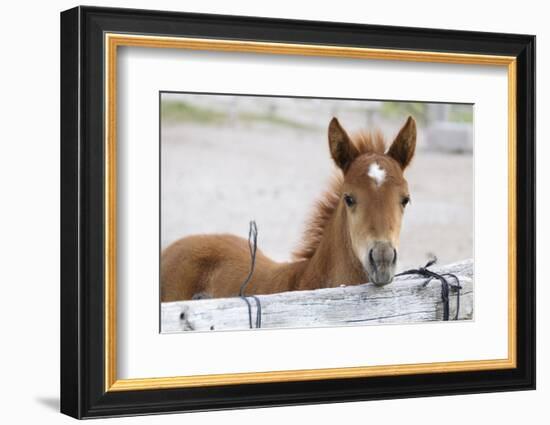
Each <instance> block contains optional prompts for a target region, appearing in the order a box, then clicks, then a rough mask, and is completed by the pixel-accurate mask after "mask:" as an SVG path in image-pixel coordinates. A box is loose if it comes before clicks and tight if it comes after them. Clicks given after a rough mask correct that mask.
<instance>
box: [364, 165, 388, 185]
mask: <svg viewBox="0 0 550 425" xmlns="http://www.w3.org/2000/svg"><path fill="white" fill-rule="evenodd" d="M368 176H369V177H370V178H372V179H373V180H374V182H375V183H376V187H380V186H382V183H384V180H385V179H386V170H384V169H383V168H380V165H378V163H376V162H373V163H372V164H371V165H370V167H369V172H368Z"/></svg>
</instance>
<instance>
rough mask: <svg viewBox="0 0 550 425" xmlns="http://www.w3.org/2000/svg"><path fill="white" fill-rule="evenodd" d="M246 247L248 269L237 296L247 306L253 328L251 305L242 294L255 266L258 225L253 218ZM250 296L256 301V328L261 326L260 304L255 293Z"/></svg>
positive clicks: (250, 325)
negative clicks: (248, 260)
mask: <svg viewBox="0 0 550 425" xmlns="http://www.w3.org/2000/svg"><path fill="white" fill-rule="evenodd" d="M248 249H249V251H250V271H249V272H248V276H247V277H246V279H245V280H244V282H243V283H242V284H241V287H240V289H239V297H241V298H242V299H243V300H244V302H245V303H246V306H247V308H248V325H249V327H250V329H253V327H252V306H251V305H250V301H248V298H247V297H246V295H245V294H244V291H245V290H246V287H247V286H248V284H249V283H250V280H251V279H252V275H253V274H254V269H255V267H256V251H257V249H258V227H257V226H256V222H255V221H254V220H252V221H251V222H250V227H249V230H248ZM251 298H253V299H254V301H255V302H256V328H261V327H262V304H261V303H260V299H259V298H258V297H257V296H256V295H251Z"/></svg>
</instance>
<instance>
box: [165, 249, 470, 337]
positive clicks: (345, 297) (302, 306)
mask: <svg viewBox="0 0 550 425" xmlns="http://www.w3.org/2000/svg"><path fill="white" fill-rule="evenodd" d="M431 270H434V271H435V272H437V273H454V274H455V275H457V277H458V278H459V279H460V285H461V286H462V290H461V291H460V308H459V320H468V319H472V317H473V281H472V280H473V261H472V260H466V261H461V262H458V263H453V264H450V265H447V266H443V267H433V268H431ZM425 281H426V279H425V278H422V277H419V276H399V277H396V278H395V279H394V281H393V282H392V283H391V284H389V285H387V286H384V287H377V286H375V285H372V284H368V283H367V284H363V285H355V286H343V287H337V288H327V289H316V290H313V291H293V292H283V293H279V294H273V295H260V296H259V299H260V301H261V311H262V314H261V321H262V329H268V328H301V327H312V326H314V327H319V326H349V325H359V324H360V325H368V324H377V323H412V322H424V321H435V320H442V318H443V302H442V300H441V283H440V282H439V281H438V280H432V281H431V282H430V283H429V284H428V285H426V286H424V285H423V284H424V282H425ZM249 300H250V304H251V305H252V318H253V323H255V318H256V304H255V302H254V300H253V299H251V298H249ZM456 301H457V299H456V292H455V291H454V290H451V291H450V305H449V306H450V317H451V319H454V316H455V313H456ZM161 327H162V332H166V333H173V332H182V331H189V330H195V331H209V330H242V329H249V316H248V307H247V305H246V303H245V302H244V300H242V299H240V298H238V297H235V298H218V299H203V300H194V301H178V302H170V303H162V306H161Z"/></svg>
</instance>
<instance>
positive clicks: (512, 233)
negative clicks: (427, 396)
mask: <svg viewBox="0 0 550 425" xmlns="http://www.w3.org/2000/svg"><path fill="white" fill-rule="evenodd" d="M104 42H105V87H104V90H105V117H104V118H105V135H104V136H105V140H104V143H105V188H104V189H105V235H104V236H105V276H104V278H105V376H104V378H105V391H134V390H149V389H161V388H163V389H165V388H180V387H199V386H213V385H235V384H253V383H268V382H285V381H309V380H320V379H337V378H357V377H374V376H389V375H410V374H416V373H446V372H463V371H481V370H496V369H510V368H515V367H516V326H517V323H516V308H517V306H516V284H517V282H516V251H517V247H516V243H517V240H516V239H517V235H516V199H517V198H516V143H517V142H516V83H517V81H516V58H515V57H513V56H493V55H476V54H461V53H443V52H424V51H411V50H392V49H370V48H358V47H340V46H327V45H308V44H286V43H267V42H256V41H235V40H215V39H198V38H179V37H160V36H148V35H128V34H115V33H106V34H105V40H104ZM119 46H132V47H150V48H170V49H190V50H209V51H230V52H248V53H263V54H281V55H302V56H325V57H342V58H355V59H376V60H398V61H404V62H434V63H451V64H468V65H493V66H504V67H506V68H507V72H508V357H507V358H506V359H495V360H469V361H453V362H436V363H418V364H398V365H381V366H361V367H343V368H325V369H303V370H285V371H270V372H247V373H229V374H213V375H192V376H173V377H163V378H158V377H157V378H156V377H151V378H137V379H134V378H133V379H117V373H116V362H117V350H116V347H117V339H116V335H117V333H116V329H117V325H116V264H117V257H116V208H117V206H116V187H117V182H116V163H117V159H116V135H117V134H116V123H117V119H116V117H117V111H116V98H117V48H118V47H119Z"/></svg>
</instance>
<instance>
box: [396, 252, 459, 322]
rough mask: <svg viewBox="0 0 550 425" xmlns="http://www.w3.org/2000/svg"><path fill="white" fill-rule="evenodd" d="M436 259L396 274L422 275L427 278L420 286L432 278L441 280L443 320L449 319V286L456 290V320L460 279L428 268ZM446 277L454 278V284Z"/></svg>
mask: <svg viewBox="0 0 550 425" xmlns="http://www.w3.org/2000/svg"><path fill="white" fill-rule="evenodd" d="M436 261H437V258H436V257H434V258H433V259H432V260H430V261H428V263H427V264H426V265H425V266H424V267H420V268H418V269H411V270H405V271H404V272H401V273H398V274H396V276H404V275H412V274H417V275H420V276H424V277H426V278H427V280H426V281H425V282H424V283H423V285H422V286H426V285H427V284H428V283H430V281H431V280H432V279H437V280H439V281H440V282H441V300H442V301H443V320H449V288H450V287H451V288H453V289H455V290H456V314H455V319H454V320H458V314H459V311H460V290H461V289H462V287H461V286H460V280H459V279H458V277H457V276H456V275H454V274H452V273H443V274H438V273H436V272H434V271H432V270H428V267H431V266H433V265H434V264H435V263H436ZM446 276H447V277H452V278H453V279H454V280H455V282H456V283H455V284H451V283H449V281H448V280H447V279H446Z"/></svg>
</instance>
